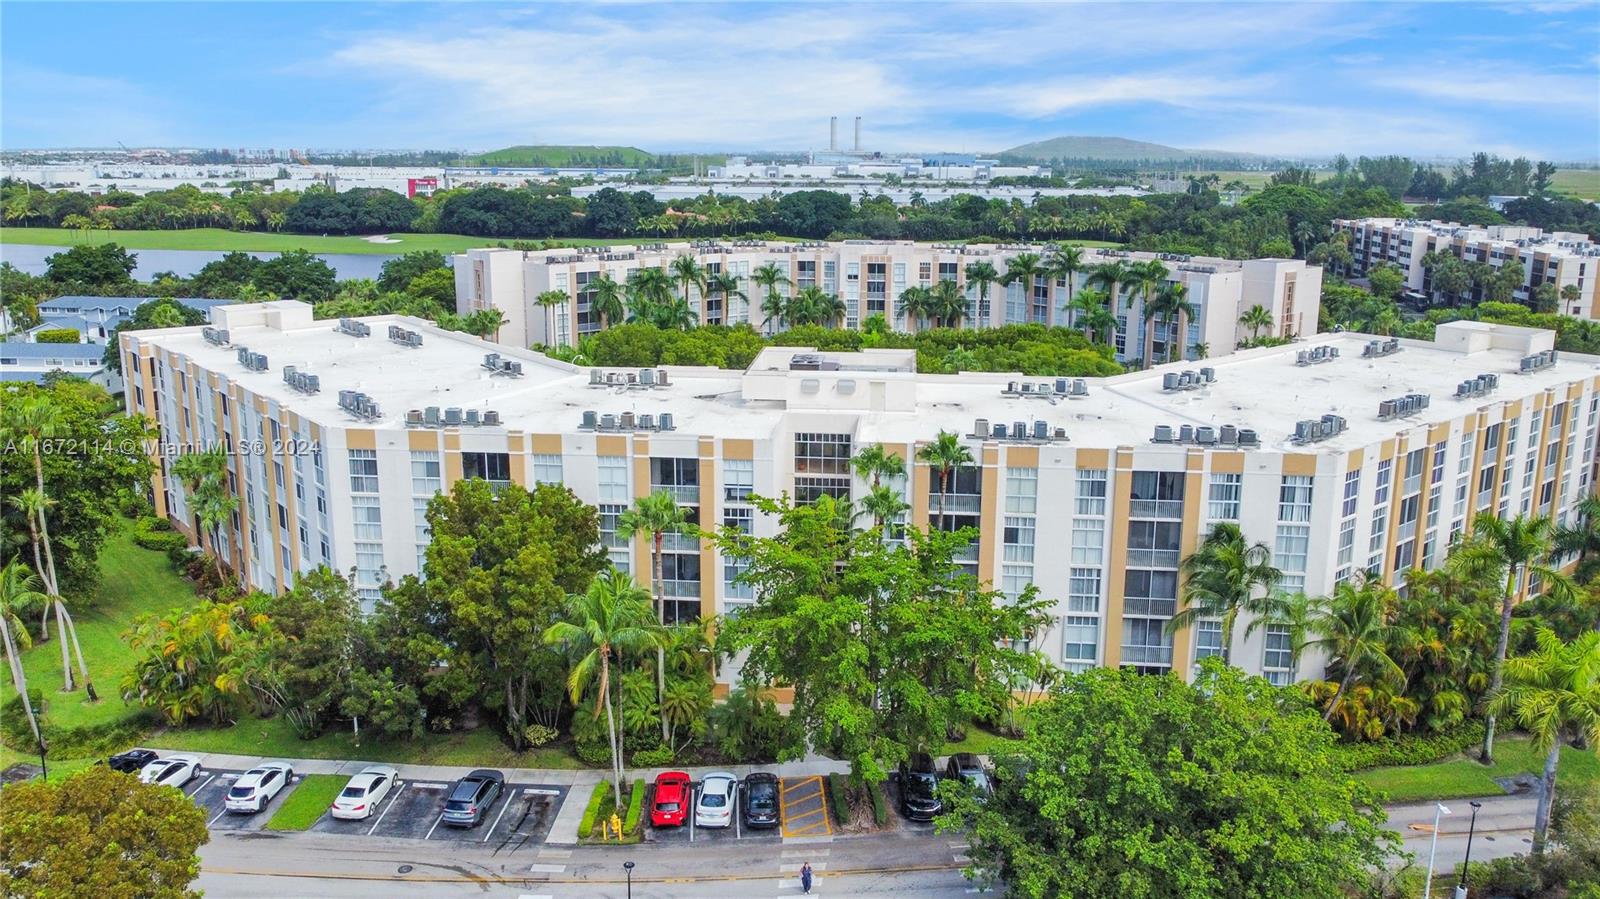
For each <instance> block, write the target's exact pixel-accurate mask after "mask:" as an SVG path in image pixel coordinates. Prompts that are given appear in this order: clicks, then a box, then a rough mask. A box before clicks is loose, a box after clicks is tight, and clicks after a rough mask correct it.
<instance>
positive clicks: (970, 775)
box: [944, 752, 994, 799]
mask: <svg viewBox="0 0 1600 899" xmlns="http://www.w3.org/2000/svg"><path fill="white" fill-rule="evenodd" d="M944 776H945V779H946V780H961V781H966V783H967V785H968V786H970V787H972V793H973V795H974V796H977V797H978V798H979V799H985V798H987V797H988V796H989V794H990V793H993V792H994V785H993V784H992V783H990V782H989V769H988V768H986V767H984V764H983V759H980V758H978V757H977V755H975V754H973V753H971V752H958V753H956V754H955V755H952V756H950V759H949V761H947V762H945V763H944Z"/></svg>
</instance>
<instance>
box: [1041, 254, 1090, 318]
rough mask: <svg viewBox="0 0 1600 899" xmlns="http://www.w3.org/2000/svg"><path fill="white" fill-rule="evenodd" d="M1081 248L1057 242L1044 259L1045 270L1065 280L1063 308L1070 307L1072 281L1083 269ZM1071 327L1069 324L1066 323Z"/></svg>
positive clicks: (1051, 275)
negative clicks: (1064, 302) (1065, 302)
mask: <svg viewBox="0 0 1600 899" xmlns="http://www.w3.org/2000/svg"><path fill="white" fill-rule="evenodd" d="M1083 269H1084V266H1083V248H1082V247H1075V246H1073V245H1072V244H1066V243H1064V244H1059V245H1057V246H1056V248H1055V250H1054V251H1053V252H1052V253H1051V254H1050V258H1049V259H1047V260H1045V270H1046V271H1047V272H1048V273H1049V275H1050V277H1052V278H1060V279H1062V280H1063V281H1066V282H1067V304H1066V305H1065V306H1063V307H1061V308H1062V309H1063V310H1068V309H1071V308H1072V291H1073V282H1074V281H1076V280H1077V276H1078V272H1081V271H1083ZM1068 327H1071V324H1070V323H1069V324H1068Z"/></svg>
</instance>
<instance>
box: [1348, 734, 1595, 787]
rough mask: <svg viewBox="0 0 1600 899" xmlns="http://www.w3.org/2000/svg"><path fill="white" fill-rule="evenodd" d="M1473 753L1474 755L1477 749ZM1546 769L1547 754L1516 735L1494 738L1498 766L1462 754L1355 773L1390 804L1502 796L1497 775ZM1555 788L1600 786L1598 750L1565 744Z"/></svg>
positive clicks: (1528, 772) (1502, 775)
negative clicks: (1419, 763)
mask: <svg viewBox="0 0 1600 899" xmlns="http://www.w3.org/2000/svg"><path fill="white" fill-rule="evenodd" d="M1472 752H1473V753H1474V755H1475V754H1476V749H1474V750H1472ZM1542 771H1544V754H1543V753H1541V752H1538V751H1536V750H1535V749H1534V748H1533V745H1532V744H1531V743H1530V742H1529V741H1528V738H1527V737H1524V736H1521V735H1511V736H1507V737H1503V738H1500V739H1498V740H1496V741H1495V747H1494V764H1493V765H1491V766H1489V767H1484V766H1483V765H1482V764H1480V763H1479V762H1478V761H1477V760H1476V758H1469V757H1468V756H1467V755H1465V754H1463V755H1457V756H1453V757H1451V758H1448V759H1445V760H1444V761H1439V762H1434V763H1432V764H1428V765H1409V766H1402V767H1394V768H1373V769H1370V770H1367V771H1358V772H1356V775H1355V776H1356V779H1358V780H1360V781H1362V782H1364V783H1366V784H1367V785H1368V786H1372V787H1376V788H1377V789H1379V790H1381V791H1383V792H1384V793H1387V794H1388V800H1387V801H1389V802H1420V801H1424V800H1429V799H1462V798H1466V797H1471V796H1494V795H1498V794H1500V793H1502V792H1504V791H1503V790H1501V788H1500V785H1499V784H1496V783H1495V782H1494V778H1496V777H1510V776H1513V775H1516V774H1533V775H1535V776H1537V775H1538V774H1539V773H1540V772H1542ZM1556 789H1557V791H1561V790H1580V791H1582V790H1600V757H1596V755H1595V753H1594V751H1593V750H1590V751H1588V752H1580V751H1578V750H1576V749H1573V748H1572V747H1571V746H1567V747H1565V748H1563V749H1562V750H1561V764H1560V767H1559V768H1557V770H1556Z"/></svg>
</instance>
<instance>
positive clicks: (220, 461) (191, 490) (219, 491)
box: [172, 443, 239, 584]
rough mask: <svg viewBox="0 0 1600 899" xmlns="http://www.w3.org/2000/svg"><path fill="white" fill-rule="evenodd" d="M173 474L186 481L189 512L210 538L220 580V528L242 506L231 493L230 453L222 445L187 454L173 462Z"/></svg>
mask: <svg viewBox="0 0 1600 899" xmlns="http://www.w3.org/2000/svg"><path fill="white" fill-rule="evenodd" d="M172 473H173V475H174V476H176V477H177V478H178V480H179V482H180V483H182V484H183V489H184V493H185V494H186V496H187V497H188V502H189V505H190V509H189V511H190V512H192V513H193V514H194V515H195V517H196V518H198V519H200V527H201V530H202V531H203V532H205V533H207V534H209V535H210V537H211V558H212V560H213V561H214V562H215V563H216V566H217V582H218V583H219V584H220V583H222V582H223V580H224V579H225V577H226V576H225V575H224V574H223V571H222V539H221V530H220V529H221V527H222V525H223V524H225V523H226V522H227V521H228V519H229V518H230V517H231V516H232V515H233V513H234V512H235V511H237V510H238V508H239V499H238V497H236V496H232V495H230V494H229V493H228V456H227V452H226V450H225V449H224V448H223V446H222V444H220V443H219V444H217V445H215V446H212V447H209V448H207V449H203V450H194V451H192V452H187V453H184V454H183V455H181V456H179V457H178V458H177V459H174V460H173V462H172Z"/></svg>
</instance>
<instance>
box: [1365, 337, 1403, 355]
mask: <svg viewBox="0 0 1600 899" xmlns="http://www.w3.org/2000/svg"><path fill="white" fill-rule="evenodd" d="M1398 352H1400V339H1399V338H1397V337H1390V338H1389V339H1387V340H1369V341H1367V345H1366V346H1364V347H1362V348H1361V356H1362V358H1364V359H1376V358H1378V357H1380V356H1392V355H1394V354H1395V353H1398Z"/></svg>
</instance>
